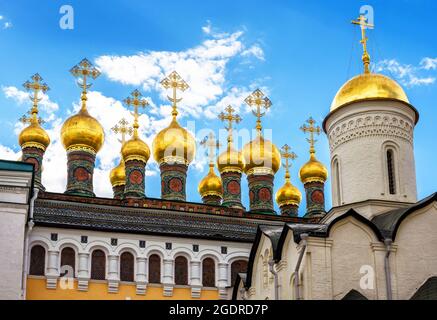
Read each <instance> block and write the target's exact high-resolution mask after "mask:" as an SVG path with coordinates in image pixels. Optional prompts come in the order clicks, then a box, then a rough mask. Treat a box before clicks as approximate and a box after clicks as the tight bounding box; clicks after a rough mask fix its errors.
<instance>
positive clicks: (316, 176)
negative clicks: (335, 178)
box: [299, 153, 328, 184]
mask: <svg viewBox="0 0 437 320" xmlns="http://www.w3.org/2000/svg"><path fill="white" fill-rule="evenodd" d="M299 177H300V180H301V181H302V183H304V184H305V183H308V182H322V183H324V182H325V181H326V179H328V169H326V167H325V166H324V165H323V163H321V162H320V161H318V160H317V159H316V156H315V155H314V153H311V156H310V160H309V161H308V162H307V163H305V164H304V165H303V166H302V168H300V171H299Z"/></svg>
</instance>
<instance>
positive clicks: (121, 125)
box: [111, 118, 133, 145]
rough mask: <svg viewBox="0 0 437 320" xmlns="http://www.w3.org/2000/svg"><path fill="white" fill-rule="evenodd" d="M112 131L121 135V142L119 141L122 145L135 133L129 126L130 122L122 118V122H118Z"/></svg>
mask: <svg viewBox="0 0 437 320" xmlns="http://www.w3.org/2000/svg"><path fill="white" fill-rule="evenodd" d="M111 130H112V132H114V133H115V134H120V135H121V140H119V141H120V143H121V144H122V145H123V144H124V142H125V141H126V135H129V136H131V135H132V133H133V129H132V127H131V126H129V122H127V121H126V119H125V118H121V120H120V121H118V123H117V124H116V125H115V126H113V127H112V128H111Z"/></svg>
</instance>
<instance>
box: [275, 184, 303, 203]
mask: <svg viewBox="0 0 437 320" xmlns="http://www.w3.org/2000/svg"><path fill="white" fill-rule="evenodd" d="M301 200H302V193H301V192H300V191H299V189H298V188H296V187H295V186H294V185H292V184H291V182H290V181H289V180H288V179H287V180H286V181H285V183H284V185H283V186H282V187H281V188H279V190H278V191H277V192H276V203H277V204H278V206H279V207H282V206H286V205H295V206H299V204H300V201H301Z"/></svg>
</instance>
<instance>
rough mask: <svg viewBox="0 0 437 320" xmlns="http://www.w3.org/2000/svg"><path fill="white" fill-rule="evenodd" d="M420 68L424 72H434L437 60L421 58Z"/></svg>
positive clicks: (436, 67)
mask: <svg viewBox="0 0 437 320" xmlns="http://www.w3.org/2000/svg"><path fill="white" fill-rule="evenodd" d="M420 66H421V67H422V68H423V69H425V70H436V69H437V58H428V57H426V58H423V59H422V61H421V62H420Z"/></svg>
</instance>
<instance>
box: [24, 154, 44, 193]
mask: <svg viewBox="0 0 437 320" xmlns="http://www.w3.org/2000/svg"><path fill="white" fill-rule="evenodd" d="M22 152H23V157H22V161H24V162H27V163H33V166H34V172H35V175H34V179H35V187H37V188H38V189H40V190H42V191H44V190H45V188H44V186H43V185H42V183H41V173H42V162H43V157H44V152H45V150H43V149H41V148H37V147H24V148H23V149H22Z"/></svg>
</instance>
